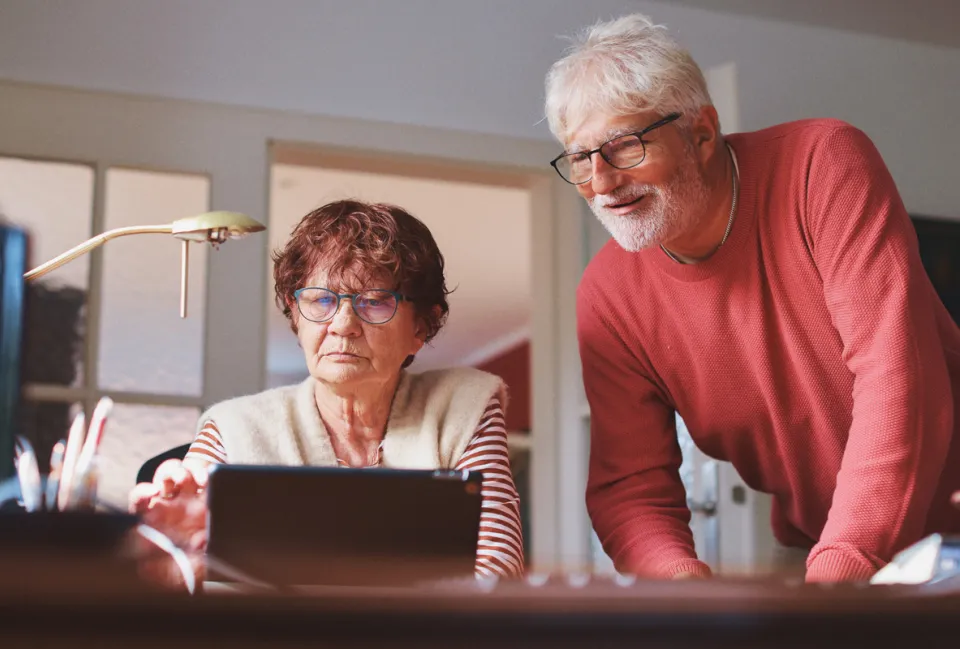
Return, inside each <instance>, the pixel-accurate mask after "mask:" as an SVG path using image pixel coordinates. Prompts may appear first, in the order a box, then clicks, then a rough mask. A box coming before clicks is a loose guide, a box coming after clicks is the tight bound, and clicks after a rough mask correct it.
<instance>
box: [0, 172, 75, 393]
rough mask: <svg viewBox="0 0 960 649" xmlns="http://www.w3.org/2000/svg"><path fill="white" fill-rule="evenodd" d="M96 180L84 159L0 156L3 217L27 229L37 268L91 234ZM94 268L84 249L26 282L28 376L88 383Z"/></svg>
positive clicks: (31, 262)
mask: <svg viewBox="0 0 960 649" xmlns="http://www.w3.org/2000/svg"><path fill="white" fill-rule="evenodd" d="M93 183H94V172H93V169H91V168H90V167H86V166H84V165H77V164H67V163H60V162H35V161H31V160H21V159H18V158H0V216H2V217H4V218H5V219H6V220H8V221H10V222H13V223H16V224H17V225H20V226H22V227H24V228H25V229H26V230H27V231H28V232H29V234H30V249H31V250H30V260H29V265H30V266H31V267H34V266H38V265H39V264H41V263H43V262H46V261H49V260H50V259H52V258H54V257H56V256H57V255H59V254H60V253H62V252H65V251H66V250H69V249H70V248H72V247H74V246H76V245H77V244H79V243H81V242H83V241H85V240H86V239H88V238H90V236H91V231H90V227H91V221H92V214H93ZM89 269H90V258H89V257H88V256H86V255H85V256H83V257H80V258H78V259H75V260H73V261H71V262H70V263H68V264H67V265H65V266H62V267H60V268H58V269H57V270H55V271H52V272H51V273H49V274H47V275H44V276H43V277H42V278H41V279H38V280H34V281H33V282H31V283H30V284H29V285H28V286H27V299H26V312H27V315H26V318H27V320H26V323H25V331H24V340H23V367H24V375H23V380H24V382H26V383H47V384H55V385H74V386H78V385H81V384H82V382H83V340H84V330H85V324H86V322H85V321H86V313H85V309H84V306H85V304H86V293H87V286H88V273H89Z"/></svg>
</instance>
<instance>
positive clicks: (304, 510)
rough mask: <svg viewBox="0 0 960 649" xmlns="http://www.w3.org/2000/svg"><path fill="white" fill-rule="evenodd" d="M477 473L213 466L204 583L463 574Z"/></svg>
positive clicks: (379, 580) (409, 579) (472, 558)
mask: <svg viewBox="0 0 960 649" xmlns="http://www.w3.org/2000/svg"><path fill="white" fill-rule="evenodd" d="M481 480H482V476H481V474H480V473H477V472H465V471H445V470H441V471H423V470H398V469H386V468H364V469H352V468H339V467H337V468H333V467H288V466H256V465H233V464H223V465H217V466H215V467H213V468H212V469H211V472H210V477H209V482H208V485H207V507H208V533H209V541H208V546H207V554H208V556H209V557H210V561H209V562H208V576H207V579H208V580H212V581H218V582H231V581H248V582H251V583H259V584H263V585H269V586H274V587H280V586H313V585H322V586H326V585H331V586H394V585H417V584H422V583H431V582H436V581H445V580H451V579H463V578H466V577H472V575H473V572H474V565H475V562H476V552H477V536H478V533H479V528H480V509H481Z"/></svg>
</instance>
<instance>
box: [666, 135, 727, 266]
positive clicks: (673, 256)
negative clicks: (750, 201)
mask: <svg viewBox="0 0 960 649" xmlns="http://www.w3.org/2000/svg"><path fill="white" fill-rule="evenodd" d="M724 145H725V146H726V147H727V153H729V154H730V161H731V162H732V163H733V174H732V176H733V182H732V185H733V201H732V202H731V203H730V216H729V218H727V229H726V230H724V232H723V238H722V239H720V243H719V244H717V248H719V247H720V246H722V245H723V244H724V243H726V242H727V237H729V236H730V230H732V229H733V217H734V216H735V215H736V213H737V195H738V194H739V193H740V192H739V191H738V189H739V188H740V169H739V167H738V165H737V157H736V155H734V153H733V149H731V148H730V145H729V144H727V143H726V142H724ZM660 250H662V251H663V252H665V253H666V255H667V257H669V258H670V259H672V260H674V261H675V262H677V263H678V264H682V263H684V262H682V261H680V260H679V259H677V256H676V255H674V254H673V253H672V252H670V251H669V250H667V249H666V248H665V247H664V245H663V244H662V243H661V244H660Z"/></svg>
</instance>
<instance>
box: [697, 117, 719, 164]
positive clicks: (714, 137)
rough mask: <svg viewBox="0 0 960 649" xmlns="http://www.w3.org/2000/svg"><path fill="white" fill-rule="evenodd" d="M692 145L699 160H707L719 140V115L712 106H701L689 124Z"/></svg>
mask: <svg viewBox="0 0 960 649" xmlns="http://www.w3.org/2000/svg"><path fill="white" fill-rule="evenodd" d="M691 131H692V136H693V145H694V147H695V148H696V150H697V152H698V153H699V154H700V157H701V161H705V160H708V159H709V158H710V157H711V156H712V155H713V153H714V151H715V150H716V148H717V143H718V142H719V141H720V117H719V116H718V115H717V109H716V108H714V107H713V106H703V107H701V108H700V112H699V113H698V114H697V117H696V119H694V120H693V124H692V125H691Z"/></svg>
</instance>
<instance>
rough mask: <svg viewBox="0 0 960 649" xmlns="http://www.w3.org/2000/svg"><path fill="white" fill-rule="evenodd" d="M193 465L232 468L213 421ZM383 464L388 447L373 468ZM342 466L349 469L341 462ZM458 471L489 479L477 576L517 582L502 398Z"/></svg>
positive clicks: (197, 443)
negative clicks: (502, 578)
mask: <svg viewBox="0 0 960 649" xmlns="http://www.w3.org/2000/svg"><path fill="white" fill-rule="evenodd" d="M186 459H188V460H199V461H202V462H207V463H213V464H217V463H226V462H227V452H226V449H225V448H224V446H223V438H222V437H221V436H220V431H219V430H217V426H216V424H215V423H214V422H213V421H206V422H204V424H203V426H202V427H201V429H200V432H199V433H198V434H197V437H196V439H195V440H194V441H193V444H191V445H190V451H189V452H188V453H187V455H186ZM382 461H383V443H381V444H380V454H379V457H378V459H377V462H376V463H375V464H373V465H372V466H379V465H380V464H381V462H382ZM340 463H341V465H345V463H344V462H342V461H340ZM454 468H455V469H456V470H457V471H479V472H481V473H482V474H483V486H482V489H481V493H482V496H483V505H482V509H481V513H480V535H479V537H478V539H477V563H476V574H477V575H479V576H485V577H487V576H501V577H515V576H518V575H520V574H522V573H523V569H524V568H523V566H524V562H523V531H522V528H521V526H520V496H519V495H518V494H517V488H516V486H515V485H514V483H513V473H512V472H511V470H510V454H509V450H508V448H507V432H506V425H505V423H504V419H503V409H502V408H501V407H500V400H499V399H497V397H496V396H494V397H493V398H491V399H490V402H489V403H488V404H487V408H486V410H485V411H484V413H483V416H482V417H481V418H480V424H479V425H478V426H477V430H476V432H475V433H474V434H473V438H472V439H471V440H470V443H469V444H468V445H467V448H466V450H465V451H464V452H463V456H462V457H461V458H460V461H459V462H457V466H456V467H454Z"/></svg>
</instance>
